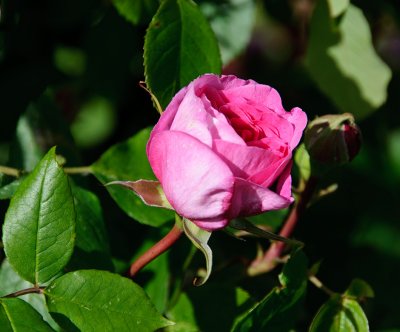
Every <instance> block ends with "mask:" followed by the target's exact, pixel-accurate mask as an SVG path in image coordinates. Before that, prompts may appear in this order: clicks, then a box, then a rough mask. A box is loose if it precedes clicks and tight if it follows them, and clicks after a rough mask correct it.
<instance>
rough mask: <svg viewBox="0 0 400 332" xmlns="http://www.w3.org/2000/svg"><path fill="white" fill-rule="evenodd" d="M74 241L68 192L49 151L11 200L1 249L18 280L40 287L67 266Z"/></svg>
mask: <svg viewBox="0 0 400 332" xmlns="http://www.w3.org/2000/svg"><path fill="white" fill-rule="evenodd" d="M74 240H75V209H74V202H73V198H72V194H71V188H70V185H69V182H68V178H67V176H66V175H65V174H64V172H63V170H62V168H61V166H60V165H59V164H58V163H57V161H56V154H55V148H52V149H51V150H50V151H49V152H48V153H47V154H46V156H45V157H44V158H43V159H42V160H41V162H40V163H39V164H38V165H37V166H36V167H35V169H34V170H33V172H32V173H31V174H30V175H29V176H28V177H27V178H26V179H25V180H24V181H23V182H22V183H21V184H20V186H19V187H18V189H17V191H16V192H15V194H14V196H13V198H12V199H11V202H10V206H9V208H8V211H7V214H6V217H5V222H4V227H3V242H4V249H5V252H6V256H7V257H8V259H9V262H10V264H11V265H12V267H13V268H14V269H15V270H16V271H17V272H18V274H19V275H20V276H21V277H23V278H24V279H26V280H28V281H30V282H31V283H35V284H36V283H40V284H41V283H45V282H47V281H49V280H50V279H51V278H53V277H54V276H55V275H56V274H58V273H59V272H60V271H61V270H62V269H63V268H64V266H65V265H66V264H67V263H68V261H69V259H70V257H71V254H72V251H73V247H74Z"/></svg>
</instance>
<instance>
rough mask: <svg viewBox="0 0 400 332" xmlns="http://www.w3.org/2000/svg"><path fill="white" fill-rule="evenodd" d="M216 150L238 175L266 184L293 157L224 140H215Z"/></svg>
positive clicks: (272, 179)
mask: <svg viewBox="0 0 400 332" xmlns="http://www.w3.org/2000/svg"><path fill="white" fill-rule="evenodd" d="M214 151H215V152H216V153H217V154H218V155H219V156H220V158H221V159H222V160H223V161H224V162H225V163H226V164H227V165H228V166H229V167H230V169H231V170H232V173H233V174H234V175H235V176H236V177H240V178H243V179H249V178H251V180H252V181H253V182H256V183H257V184H263V185H264V186H269V185H270V184H272V182H274V181H275V179H276V177H277V176H278V174H277V170H280V171H282V170H283V168H281V166H282V165H283V166H285V165H286V164H287V162H288V161H289V159H290V157H291V155H286V156H278V155H277V154H275V153H274V151H271V150H266V149H263V148H259V147H256V146H242V145H237V144H233V143H230V142H225V141H222V140H215V141H214ZM267 180H268V181H267Z"/></svg>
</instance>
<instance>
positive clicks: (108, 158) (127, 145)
mask: <svg viewBox="0 0 400 332" xmlns="http://www.w3.org/2000/svg"><path fill="white" fill-rule="evenodd" d="M149 135H150V128H147V129H143V130H142V131H140V132H139V133H137V134H136V135H135V136H133V137H131V138H130V139H128V140H127V141H125V142H122V143H119V144H116V145H114V146H112V147H111V148H109V149H108V150H107V151H106V152H105V153H104V154H103V155H102V156H101V157H100V159H99V160H97V161H96V162H95V163H94V164H93V165H92V169H93V172H94V175H95V176H96V177H97V179H98V180H99V181H100V182H101V183H103V184H107V183H109V182H112V181H131V180H138V179H148V180H155V176H154V174H153V171H152V170H151V167H150V165H149V162H148V160H147V156H146V143H147V140H148V138H149ZM107 190H108V192H109V193H110V195H111V196H112V198H113V199H114V200H115V201H116V202H117V204H118V205H119V207H120V208H121V209H122V210H124V211H125V212H126V214H128V216H130V217H131V218H134V219H136V220H137V221H139V222H140V223H143V224H146V225H150V226H154V227H158V226H161V225H162V224H164V223H165V222H166V221H168V220H171V219H173V218H174V213H173V212H172V211H167V210H165V209H159V208H155V207H151V206H147V205H146V204H144V203H143V202H142V200H141V199H140V198H139V197H138V196H137V195H135V194H134V193H133V192H131V191H129V190H126V189H125V188H122V187H119V186H107Z"/></svg>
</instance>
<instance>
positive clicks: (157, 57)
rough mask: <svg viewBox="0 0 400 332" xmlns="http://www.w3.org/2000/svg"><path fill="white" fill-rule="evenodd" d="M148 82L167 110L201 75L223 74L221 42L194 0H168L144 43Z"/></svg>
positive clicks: (159, 11)
mask: <svg viewBox="0 0 400 332" xmlns="http://www.w3.org/2000/svg"><path fill="white" fill-rule="evenodd" d="M144 66H145V76H146V83H147V85H148V87H149V88H150V90H151V91H152V92H153V93H154V94H155V96H156V97H157V98H158V100H159V102H160V104H161V106H162V107H165V106H166V105H167V104H168V103H169V102H170V101H171V99H172V97H173V96H174V95H175V93H176V92H177V91H178V90H179V89H180V88H182V87H184V86H185V85H187V84H188V83H189V82H190V81H192V80H193V79H195V78H196V77H197V76H199V75H201V74H204V73H216V74H219V73H220V72H221V59H220V55H219V49H218V44H217V40H216V38H215V36H214V33H213V31H212V30H211V27H210V26H209V24H208V22H207V20H206V19H205V17H204V16H203V14H202V13H201V11H200V10H199V8H198V7H197V5H196V4H195V3H194V2H192V1H191V0H164V1H163V2H162V3H161V6H160V8H159V9H158V11H157V14H156V15H155V16H154V18H153V20H152V21H151V23H150V26H149V29H148V30H147V34H146V37H145V44H144Z"/></svg>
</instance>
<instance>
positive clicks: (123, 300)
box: [45, 270, 171, 332]
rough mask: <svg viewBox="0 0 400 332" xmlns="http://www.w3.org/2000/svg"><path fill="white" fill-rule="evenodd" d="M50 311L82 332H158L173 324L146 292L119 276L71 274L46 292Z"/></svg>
mask: <svg viewBox="0 0 400 332" xmlns="http://www.w3.org/2000/svg"><path fill="white" fill-rule="evenodd" d="M45 295H46V299H47V305H48V308H49V311H50V312H52V313H58V314H62V315H64V316H66V317H67V318H68V319H69V320H70V321H71V322H72V323H73V324H74V325H75V326H76V327H77V328H78V329H80V330H81V331H119V332H123V331H138V332H139V331H146V332H147V331H155V330H156V329H159V328H162V327H165V326H168V325H170V324H171V322H169V321H168V320H167V319H165V318H164V317H162V316H161V315H160V314H159V313H158V312H157V311H156V309H155V308H154V305H153V304H152V303H151V302H150V300H149V298H148V297H147V295H146V294H145V292H144V291H143V290H142V289H141V288H140V287H139V286H138V285H136V284H135V283H134V282H132V281H131V280H129V279H126V278H123V277H121V276H119V275H117V274H112V273H110V272H105V271H96V270H81V271H76V272H70V273H67V274H65V275H64V276H62V277H60V278H58V279H56V280H54V281H53V282H52V284H50V286H49V287H48V288H46V290H45Z"/></svg>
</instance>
